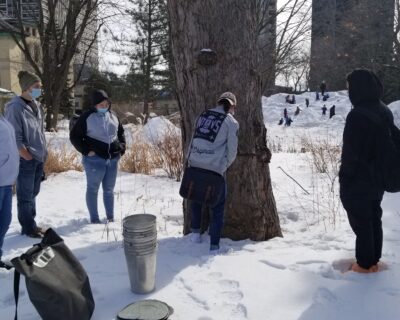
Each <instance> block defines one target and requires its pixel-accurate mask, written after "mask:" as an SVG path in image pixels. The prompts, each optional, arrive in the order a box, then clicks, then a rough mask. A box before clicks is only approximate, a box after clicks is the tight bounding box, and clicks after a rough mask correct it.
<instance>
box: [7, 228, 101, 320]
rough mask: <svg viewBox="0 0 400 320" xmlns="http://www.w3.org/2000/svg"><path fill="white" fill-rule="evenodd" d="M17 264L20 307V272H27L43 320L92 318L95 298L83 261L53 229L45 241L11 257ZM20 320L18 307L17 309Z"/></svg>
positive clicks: (16, 291)
mask: <svg viewBox="0 0 400 320" xmlns="http://www.w3.org/2000/svg"><path fill="white" fill-rule="evenodd" d="M11 263H12V264H13V266H14V268H15V274H14V296H15V304H16V308H17V307H18V296H19V282H20V275H21V274H22V275H24V276H25V282H26V289H27V291H28V295H29V298H30V300H31V302H32V304H33V305H34V306H35V308H36V310H37V312H38V313H39V315H40V316H41V318H42V319H43V320H77V319H79V320H89V319H90V318H91V316H92V314H93V311H94V305H95V304H94V300H93V295H92V290H91V288H90V283H89V278H88V276H87V274H86V271H85V270H84V269H83V267H82V265H81V264H80V263H79V261H78V260H77V259H76V258H75V256H74V255H73V253H72V252H71V251H70V250H69V249H68V247H67V246H66V245H65V244H64V241H63V240H62V239H61V238H60V237H59V236H58V234H57V233H56V232H55V231H53V230H52V229H48V230H47V231H46V233H45V235H44V237H43V239H42V242H41V243H38V244H35V245H34V246H33V247H32V248H31V249H29V250H28V251H27V252H26V253H24V254H23V255H21V256H20V257H17V258H14V259H12V260H11ZM14 319H15V320H17V310H16V311H15V318H14Z"/></svg>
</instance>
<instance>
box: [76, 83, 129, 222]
mask: <svg viewBox="0 0 400 320" xmlns="http://www.w3.org/2000/svg"><path fill="white" fill-rule="evenodd" d="M91 102H92V107H91V108H90V109H89V110H88V111H86V112H85V113H83V114H82V115H81V116H80V117H79V119H78V121H77V122H76V124H75V125H74V126H73V128H72V130H71V132H70V140H71V143H72V144H73V145H74V147H75V148H76V149H77V150H78V151H79V152H80V153H82V163H83V167H84V169H85V173H86V180H87V186H86V205H87V207H88V211H89V214H90V222H91V223H100V218H99V212H98V208H97V197H98V192H99V188H100V184H101V185H102V187H103V203H104V207H105V209H106V216H107V221H108V222H113V221H114V188H115V183H116V179H117V171H118V162H119V160H120V159H121V157H122V156H123V155H124V153H125V134H124V128H123V127H122V124H121V122H120V121H119V119H118V117H117V115H116V114H115V113H114V112H112V111H111V101H110V99H109V97H108V95H107V93H106V92H105V91H104V90H94V91H93V92H92V93H91Z"/></svg>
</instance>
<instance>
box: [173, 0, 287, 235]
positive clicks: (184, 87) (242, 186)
mask: <svg viewBox="0 0 400 320" xmlns="http://www.w3.org/2000/svg"><path fill="white" fill-rule="evenodd" d="M168 10H169V14H170V24H171V42H172V54H173V57H174V65H175V73H176V75H175V76H176V85H177V96H178V101H179V104H180V108H181V112H182V138H183V146H185V150H187V148H188V144H189V141H190V138H191V135H192V129H193V126H194V122H195V119H196V117H197V116H198V114H199V113H200V112H201V111H203V110H205V109H206V108H208V107H213V106H214V105H215V102H216V99H217V96H218V95H219V94H220V93H222V92H224V91H232V92H234V93H235V94H236V96H237V99H238V106H237V113H236V116H235V117H236V118H237V120H238V121H239V123H240V133H239V149H238V157H237V159H236V161H235V163H234V164H233V165H232V167H231V168H230V169H229V170H228V173H227V181H228V199H227V203H226V210H225V227H224V236H226V237H229V238H231V239H234V240H240V239H246V238H250V239H252V240H268V239H271V238H273V237H277V236H282V233H281V229H280V225H279V218H278V214H277V210H276V205H275V199H274V195H273V192H272V186H271V179H270V171H269V164H268V163H269V159H270V152H269V150H268V148H267V146H266V128H265V126H264V123H263V115H262V108H261V81H260V74H259V72H258V68H257V32H256V29H257V17H256V0H246V1H243V0H219V1H217V0H192V1H186V0H169V1H168ZM202 49H211V50H213V51H214V52H215V53H216V63H215V64H213V65H207V66H205V65H203V64H200V63H199V56H200V54H201V50H202ZM184 211H185V212H184V215H185V228H184V232H185V233H188V232H189V229H188V225H189V221H190V212H188V210H184Z"/></svg>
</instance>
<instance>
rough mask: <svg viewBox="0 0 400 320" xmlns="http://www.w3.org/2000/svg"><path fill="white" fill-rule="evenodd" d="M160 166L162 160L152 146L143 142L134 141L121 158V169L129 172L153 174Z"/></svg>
mask: <svg viewBox="0 0 400 320" xmlns="http://www.w3.org/2000/svg"><path fill="white" fill-rule="evenodd" d="M161 166H162V161H161V159H160V157H159V156H158V154H157V152H156V151H155V149H154V147H153V146H152V145H150V144H148V143H145V142H134V143H133V144H132V145H131V146H130V147H129V148H128V149H127V151H126V153H125V155H124V156H123V157H122V158H121V161H120V169H121V171H125V172H130V173H141V174H148V175H150V174H153V173H154V170H155V169H157V168H160V167H161Z"/></svg>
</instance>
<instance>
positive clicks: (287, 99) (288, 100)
mask: <svg viewBox="0 0 400 320" xmlns="http://www.w3.org/2000/svg"><path fill="white" fill-rule="evenodd" d="M285 101H286V103H290V96H289V95H287V96H286V97H285Z"/></svg>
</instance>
